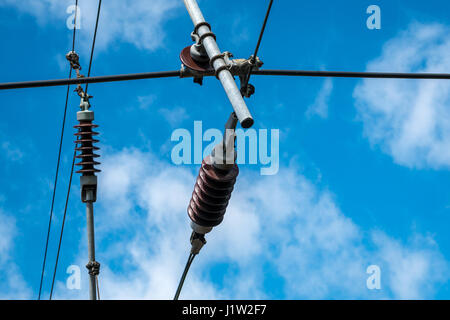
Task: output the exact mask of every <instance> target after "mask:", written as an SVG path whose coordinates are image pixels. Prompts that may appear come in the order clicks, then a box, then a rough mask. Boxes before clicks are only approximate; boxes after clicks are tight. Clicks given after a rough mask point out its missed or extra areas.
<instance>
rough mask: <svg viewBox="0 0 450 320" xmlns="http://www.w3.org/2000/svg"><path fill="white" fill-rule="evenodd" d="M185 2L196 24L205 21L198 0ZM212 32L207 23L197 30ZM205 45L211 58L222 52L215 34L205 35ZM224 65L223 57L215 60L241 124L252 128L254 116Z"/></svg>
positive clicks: (221, 80)
mask: <svg viewBox="0 0 450 320" xmlns="http://www.w3.org/2000/svg"><path fill="white" fill-rule="evenodd" d="M184 4H185V6H186V9H187V10H188V12H189V15H190V16H191V19H192V22H193V23H194V26H197V25H198V24H199V23H202V22H205V18H204V17H203V14H202V12H201V11H200V8H199V6H198V4H197V1H196V0H184ZM210 32H211V30H210V28H209V27H208V26H207V25H202V26H200V27H199V28H198V30H197V33H198V35H199V36H200V37H202V36H203V35H205V34H207V33H210ZM203 46H204V47H205V50H206V53H207V54H208V57H209V58H210V59H211V58H213V57H217V56H219V55H220V54H221V52H220V49H219V47H218V45H217V43H216V40H215V39H214V37H213V36H205V38H204V39H203ZM224 66H226V63H225V60H224V59H223V58H217V59H215V60H214V61H213V67H214V70H216V72H217V71H218V70H219V73H218V78H219V80H220V82H221V83H222V86H223V88H224V89H225V93H226V94H227V96H228V99H229V100H230V102H231V105H232V106H233V109H234V112H235V113H236V116H237V117H238V119H239V122H240V123H241V126H242V127H243V128H250V127H251V126H252V125H253V122H254V121H253V118H252V116H251V114H250V111H249V110H248V108H247V105H246V104H245V102H244V99H243V98H242V95H241V92H240V91H239V89H238V87H237V85H236V82H235V81H234V78H233V75H232V74H231V72H230V71H229V70H228V69H222V68H223V67H224ZM220 70H221V71H220Z"/></svg>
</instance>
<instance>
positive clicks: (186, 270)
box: [173, 253, 196, 300]
mask: <svg viewBox="0 0 450 320" xmlns="http://www.w3.org/2000/svg"><path fill="white" fill-rule="evenodd" d="M195 256H196V255H195V254H193V253H190V254H189V258H188V260H187V262H186V266H185V267H184V271H183V275H182V276H181V279H180V282H179V283H178V288H177V292H176V293H175V297H174V298H173V300H178V298H179V297H180V293H181V289H182V288H183V284H184V280H186V276H187V273H188V271H189V268H190V267H191V264H192V261H194V258H195Z"/></svg>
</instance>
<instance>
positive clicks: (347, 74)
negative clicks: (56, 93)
mask: <svg viewBox="0 0 450 320" xmlns="http://www.w3.org/2000/svg"><path fill="white" fill-rule="evenodd" d="M251 74H252V75H257V76H291V77H292V76H297V77H325V78H362V79H417V80H450V73H428V72H423V73H413V72H412V73H411V72H409V73H408V72H407V73H404V72H403V73H402V72H364V71H363V72H358V71H356V72H355V71H315V70H270V69H267V70H264V69H263V70H253V71H252V72H251ZM192 76H193V75H191V74H189V73H188V74H186V73H184V71H182V70H174V71H157V72H143V73H130V74H119V75H109V76H95V77H89V78H88V77H86V78H71V79H70V78H69V79H54V80H38V81H25V82H9V83H0V90H11V89H26V88H41V87H55V86H64V85H69V84H83V83H106V82H116V81H130V80H145V79H158V78H171V77H182V78H187V77H192ZM201 76H202V77H210V76H214V72H206V73H203V74H201Z"/></svg>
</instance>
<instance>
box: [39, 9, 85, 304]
mask: <svg viewBox="0 0 450 320" xmlns="http://www.w3.org/2000/svg"><path fill="white" fill-rule="evenodd" d="M77 11H78V0H76V1H75V17H74V26H73V36H72V51H74V50H75V37H76V28H77V25H76V23H77ZM71 77H72V66H70V71H69V79H70V78H71ZM69 91H70V84H69V85H67V93H66V102H65V106H64V115H63V121H62V126H61V136H60V140H59V151H58V160H57V164H56V172H55V182H54V184H53V195H52V204H51V208H50V218H49V221H48V229H47V239H46V241H45V251H44V260H43V262H42V272H41V280H40V283H39V295H38V300H41V294H42V284H43V280H44V273H45V264H46V262H47V252H48V243H49V239H50V231H51V227H52V219H53V208H54V204H55V195H56V187H57V185H58V175H59V165H60V162H61V150H62V144H63V139H64V130H65V126H66V115H67V105H68V101H69Z"/></svg>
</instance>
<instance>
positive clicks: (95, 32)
mask: <svg viewBox="0 0 450 320" xmlns="http://www.w3.org/2000/svg"><path fill="white" fill-rule="evenodd" d="M101 8H102V0H99V1H98V9H97V19H96V21H95V30H94V38H93V39H92V48H91V57H90V59H89V69H88V74H87V76H88V78H89V77H90V76H91V67H92V59H93V57H94V49H95V40H96V39H97V29H98V21H99V20H100V10H101ZM88 86H89V83H86V89H85V90H84V92H85V93H86V95H87V91H88Z"/></svg>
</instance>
